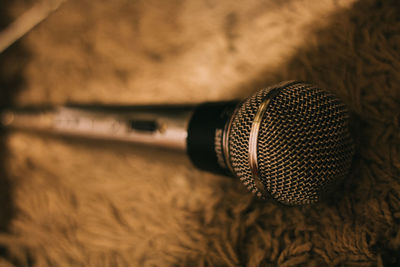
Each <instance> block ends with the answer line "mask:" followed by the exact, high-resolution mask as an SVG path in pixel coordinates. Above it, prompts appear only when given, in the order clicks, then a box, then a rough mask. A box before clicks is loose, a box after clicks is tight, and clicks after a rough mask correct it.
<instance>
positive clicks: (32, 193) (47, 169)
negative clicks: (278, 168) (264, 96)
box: [0, 0, 400, 266]
mask: <svg viewBox="0 0 400 267" xmlns="http://www.w3.org/2000/svg"><path fill="white" fill-rule="evenodd" d="M32 10H33V11H32ZM27 14H28V15H27ZM29 14H30V15H32V14H36V16H38V14H39V15H40V16H41V18H42V19H43V20H42V21H41V22H40V23H38V24H37V25H36V26H35V27H33V28H32V29H28V30H27V31H26V34H24V35H23V36H22V38H19V39H18V40H17V41H16V42H15V43H13V44H12V45H11V46H10V47H8V48H7V49H5V50H4V51H3V52H1V53H0V88H1V92H0V97H1V100H0V103H1V107H3V108H4V107H6V106H26V105H58V104H64V103H67V102H75V103H82V104H89V103H90V104H93V103H100V104H124V105H136V104H157V103H169V104H171V103H199V102H204V101H217V100H228V99H234V98H243V97H247V96H249V95H251V94H252V93H253V92H254V91H256V90H258V89H260V88H263V87H266V86H268V85H271V84H274V83H276V82H279V81H283V80H293V79H299V80H304V81H309V82H312V83H314V84H317V85H318V86H320V87H322V88H325V89H327V90H329V91H332V92H333V93H335V94H336V95H338V96H339V97H340V98H341V99H342V100H343V101H344V102H345V103H346V104H347V105H348V106H349V108H350V110H351V111H352V114H353V117H354V121H355V122H354V125H356V126H354V128H355V129H354V132H355V139H356V143H357V145H358V150H357V155H356V158H355V161H354V167H353V169H352V173H351V175H350V177H349V178H348V179H347V180H346V181H345V182H344V184H343V185H342V186H341V187H340V188H339V189H338V191H337V193H336V195H335V196H333V198H332V199H331V200H330V201H327V202H325V203H321V204H318V205H315V206H312V207H307V208H291V207H284V206H279V205H277V204H276V203H270V202H267V203H265V202H261V201H258V200H256V199H255V198H254V197H253V196H252V195H251V194H250V193H248V192H247V191H246V190H245V189H243V188H242V186H241V185H240V184H239V182H238V181H235V180H234V179H230V178H226V177H222V176H216V175H212V174H207V173H203V172H201V171H197V170H195V169H194V168H193V166H192V165H191V164H190V163H189V162H188V161H187V160H186V159H185V157H184V156H182V155H179V154H177V153H173V152H169V151H164V150H155V149H147V148H140V147H114V146H110V145H107V144H101V143H93V142H85V141H76V140H70V139H65V138H54V137H49V136H40V135H34V134H28V133H23V132H8V133H5V132H4V131H3V132H2V134H1V140H0V148H1V151H0V155H1V168H0V175H1V181H0V187H1V190H0V194H1V195H0V201H1V214H0V216H1V217H0V218H1V220H0V231H1V233H0V263H1V264H4V265H5V266H13V265H17V266H57V265H60V266H181V265H182V266H277V265H281V266H294V265H305V266H324V265H329V266H330V265H331V266H335V265H336V266H340V265H354V266H390V265H395V264H398V263H399V255H398V253H397V252H398V251H399V249H400V234H399V220H400V180H399V177H400V171H399V170H400V137H399V125H400V121H399V120H400V115H399V114H400V113H399V110H400V90H399V81H400V74H399V70H400V68H399V67H400V56H399V53H398V51H399V49H400V37H399V32H400V17H399V16H400V15H399V14H400V6H399V4H398V3H397V1H395V0H393V1H379V0H367V1H344V0H343V1H341V0H339V1H338V0H323V1H316V0H315V1H314V0H307V1H306V0H304V1H293V0H285V1H277V0H264V1H259V0H257V1H256V0H249V1H246V2H241V1H214V0H201V1H200V0H173V1H161V0H150V1H140V0H135V1H133V0H131V1H128V0H114V1H89V0H81V1H78V0H65V1H55V0H53V1H51V0H47V1H46V0H42V1H34V0H14V1H9V0H7V1H2V4H1V9H0V26H1V29H2V30H1V31H2V34H3V35H1V34H0V37H3V38H4V36H5V34H6V33H7V29H9V28H7V27H10V25H11V26H12V25H14V26H15V25H17V26H21V27H23V25H24V23H31V22H32V20H30V18H31V17H29ZM32 16H33V15H32ZM40 16H39V17H40ZM21 18H24V19H25V20H21ZM16 21H17V22H18V21H19V22H20V24H18V23H17V24H13V22H14V23H15V22H16ZM21 21H22V22H23V23H21ZM13 29H15V28H13Z"/></svg>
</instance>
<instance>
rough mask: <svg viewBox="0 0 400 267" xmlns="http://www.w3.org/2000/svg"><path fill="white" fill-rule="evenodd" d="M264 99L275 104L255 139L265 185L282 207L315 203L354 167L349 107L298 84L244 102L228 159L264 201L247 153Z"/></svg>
mask: <svg viewBox="0 0 400 267" xmlns="http://www.w3.org/2000/svg"><path fill="white" fill-rule="evenodd" d="M272 92H274V93H273V94H272ZM266 97H269V98H270V99H271V100H270V103H269V105H268V107H267V109H266V112H265V115H264V117H263V119H262V122H261V127H260V131H259V133H258V141H257V157H258V160H257V161H258V166H259V175H260V178H261V181H262V183H263V184H264V187H265V189H266V190H267V192H268V193H269V195H270V196H272V197H273V198H274V199H276V200H278V201H279V202H281V203H285V204H289V205H301V204H309V203H313V202H317V201H318V200H319V199H320V197H321V195H322V194H323V192H325V191H326V190H327V189H328V188H329V186H330V185H331V184H332V183H333V182H335V181H337V180H340V179H342V178H343V177H344V176H345V175H346V174H347V171H348V169H349V167H350V164H351V159H352V154H353V145H352V140H351V137H350V134H349V130H348V112H347V109H346V107H345V105H344V104H343V103H341V102H340V101H339V100H338V99H337V98H336V97H335V96H334V95H332V94H330V93H328V92H326V91H323V90H321V89H319V88H316V87H313V86H311V85H308V84H304V83H300V82H287V83H283V84H280V85H277V86H274V87H269V88H267V89H264V90H261V91H259V92H258V93H257V94H255V95H254V96H252V97H250V98H248V99H246V100H245V101H244V102H243V103H242V104H241V106H240V107H239V110H238V112H237V115H236V117H235V118H234V119H233V123H232V129H231V132H230V135H229V145H230V160H231V164H232V167H233V169H234V171H235V173H236V175H237V176H238V177H239V178H240V180H241V181H242V183H243V184H244V185H245V186H246V187H247V188H248V189H249V190H250V191H251V192H253V193H255V194H256V195H257V196H258V197H261V198H266V197H268V196H265V195H263V194H262V193H261V192H260V191H259V190H258V188H257V186H256V185H255V182H254V179H253V177H252V173H251V170H250V166H249V154H248V153H249V152H248V151H249V135H250V130H251V126H252V123H253V120H254V116H255V114H256V112H257V110H258V107H259V105H260V104H261V102H263V101H264V99H265V98H266Z"/></svg>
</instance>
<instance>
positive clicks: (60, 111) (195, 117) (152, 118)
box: [1, 101, 237, 173]
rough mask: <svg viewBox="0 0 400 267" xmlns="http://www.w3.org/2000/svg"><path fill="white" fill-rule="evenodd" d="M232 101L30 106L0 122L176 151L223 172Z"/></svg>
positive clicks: (8, 113) (11, 112)
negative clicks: (172, 103) (156, 104)
mask: <svg viewBox="0 0 400 267" xmlns="http://www.w3.org/2000/svg"><path fill="white" fill-rule="evenodd" d="M236 105H237V101H231V102H215V103H205V104H201V105H198V106H195V105H180V106H179V105H176V106H168V105H164V106H161V105H159V106H101V105H67V106H60V107H55V108H35V107H33V108H21V109H9V110H5V111H3V112H2V113H1V123H2V125H3V127H5V128H10V129H20V130H27V131H35V132H46V133H53V134H58V135H66V136H74V137H78V138H90V139H99V140H110V141H120V142H121V141H122V142H128V143H136V144H146V145H152V146H157V147H163V148H168V149H175V150H180V151H183V152H187V154H188V156H189V158H190V159H191V161H192V162H193V164H194V165H195V166H197V167H198V168H200V169H203V170H207V171H211V172H216V173H226V170H228V167H227V164H226V161H225V157H224V149H225V150H226V149H227V147H225V148H224V146H227V144H226V143H223V141H224V140H223V139H224V138H223V137H224V133H225V132H226V129H225V128H226V126H227V122H229V121H230V118H231V117H232V113H233V111H234V109H235V107H236ZM225 141H226V140H225Z"/></svg>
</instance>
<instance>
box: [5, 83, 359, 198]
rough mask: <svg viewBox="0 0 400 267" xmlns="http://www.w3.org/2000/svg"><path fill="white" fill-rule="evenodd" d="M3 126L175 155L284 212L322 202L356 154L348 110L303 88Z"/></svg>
mask: <svg viewBox="0 0 400 267" xmlns="http://www.w3.org/2000/svg"><path fill="white" fill-rule="evenodd" d="M1 121H2V125H3V126H4V127H6V128H16V129H26V130H34V131H44V132H53V133H56V134H62V135H72V136H78V137H85V138H97V139H107V140H116V141H123V142H132V143H140V144H149V145H154V146H159V147H166V148H172V149H178V150H181V151H184V152H186V153H187V155H188V156H189V158H190V160H191V162H192V163H193V164H194V165H195V166H196V167H197V168H199V169H202V170H205V171H210V172H214V173H218V174H227V175H230V176H234V177H237V178H239V180H240V181H241V182H242V183H243V185H245V186H246V187H247V189H248V190H250V191H251V192H252V193H254V194H255V195H256V196H257V197H259V198H261V199H274V200H276V201H278V202H280V203H283V204H286V205H305V204H312V203H316V202H318V201H319V200H320V199H321V198H322V197H323V196H324V195H326V193H327V192H328V191H330V190H331V189H332V188H333V186H334V185H335V184H336V183H337V182H338V181H341V180H342V179H344V178H345V176H346V175H347V173H348V171H349V169H350V165H351V161H352V157H353V154H354V145H353V141H352V138H351V136H350V131H349V114H348V111H347V108H346V106H345V105H344V104H343V103H342V102H341V101H340V100H339V99H338V98H337V97H335V96H334V95H333V94H331V93H329V92H327V91H324V90H322V89H319V88H317V87H315V86H313V85H310V84H306V83H302V82H298V81H288V82H282V83H280V84H277V85H274V86H270V87H268V88H265V89H263V90H260V91H258V92H257V93H256V94H254V95H253V96H251V97H249V98H247V99H245V100H243V101H226V102H215V103H204V104H200V105H198V106H189V105H186V106H184V105H181V106H136V107H124V106H87V105H86V106H84V105H68V106H62V107H58V108H45V109H37V108H25V109H14V110H6V111H4V112H2V113H1Z"/></svg>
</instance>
